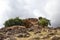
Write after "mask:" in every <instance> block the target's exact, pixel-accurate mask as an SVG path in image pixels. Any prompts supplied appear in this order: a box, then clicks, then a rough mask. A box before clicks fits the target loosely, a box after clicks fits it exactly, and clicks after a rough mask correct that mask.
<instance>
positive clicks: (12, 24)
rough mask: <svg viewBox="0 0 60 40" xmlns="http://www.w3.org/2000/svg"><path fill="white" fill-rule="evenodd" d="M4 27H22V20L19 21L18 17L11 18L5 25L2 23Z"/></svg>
mask: <svg viewBox="0 0 60 40" xmlns="http://www.w3.org/2000/svg"><path fill="white" fill-rule="evenodd" d="M4 25H5V27H10V26H14V25H21V26H23V25H24V22H23V21H22V19H19V17H16V18H14V19H13V18H11V19H9V20H7V21H6V22H5V23H4Z"/></svg>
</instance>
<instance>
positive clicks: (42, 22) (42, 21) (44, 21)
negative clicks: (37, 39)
mask: <svg viewBox="0 0 60 40" xmlns="http://www.w3.org/2000/svg"><path fill="white" fill-rule="evenodd" d="M38 23H39V25H40V26H43V27H45V26H48V25H51V23H50V20H48V19H46V18H43V17H39V22H38Z"/></svg>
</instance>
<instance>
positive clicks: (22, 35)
mask: <svg viewBox="0 0 60 40" xmlns="http://www.w3.org/2000/svg"><path fill="white" fill-rule="evenodd" d="M15 36H17V37H19V38H20V37H29V36H30V34H29V33H19V34H16V35H15Z"/></svg>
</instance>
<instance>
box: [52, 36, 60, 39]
mask: <svg viewBox="0 0 60 40" xmlns="http://www.w3.org/2000/svg"><path fill="white" fill-rule="evenodd" d="M51 40H60V36H52V37H51Z"/></svg>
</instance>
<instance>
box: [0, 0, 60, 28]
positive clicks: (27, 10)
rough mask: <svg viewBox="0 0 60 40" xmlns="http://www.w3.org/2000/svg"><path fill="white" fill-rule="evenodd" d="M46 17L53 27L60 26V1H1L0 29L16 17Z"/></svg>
mask: <svg viewBox="0 0 60 40" xmlns="http://www.w3.org/2000/svg"><path fill="white" fill-rule="evenodd" d="M18 16H19V17H21V18H29V17H39V16H42V17H46V18H48V19H50V20H51V23H52V26H60V0H0V28H1V27H3V23H4V22H5V21H6V20H7V19H9V18H12V17H13V18H14V17H18Z"/></svg>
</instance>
